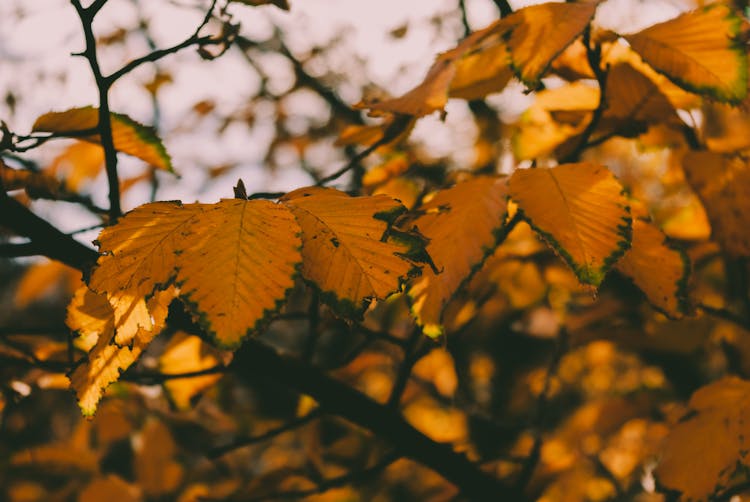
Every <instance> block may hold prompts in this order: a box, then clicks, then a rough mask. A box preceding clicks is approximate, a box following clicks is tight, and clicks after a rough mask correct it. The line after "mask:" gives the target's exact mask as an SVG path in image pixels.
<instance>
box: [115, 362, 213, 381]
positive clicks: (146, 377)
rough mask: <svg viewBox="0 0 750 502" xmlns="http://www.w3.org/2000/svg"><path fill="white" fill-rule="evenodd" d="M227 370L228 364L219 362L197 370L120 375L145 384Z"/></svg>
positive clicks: (141, 372) (123, 378)
mask: <svg viewBox="0 0 750 502" xmlns="http://www.w3.org/2000/svg"><path fill="white" fill-rule="evenodd" d="M226 371H227V367H226V366H224V365H223V364H217V365H216V366H211V367H210V368H206V369H202V370H196V371H186V372H184V373H160V372H150V371H139V372H133V373H130V372H125V373H124V374H123V375H122V376H121V377H120V380H125V381H128V382H138V383H142V384H144V385H154V384H159V383H163V382H166V381H168V380H179V379H181V378H196V377H201V376H206V375H216V374H217V373H225V372H226Z"/></svg>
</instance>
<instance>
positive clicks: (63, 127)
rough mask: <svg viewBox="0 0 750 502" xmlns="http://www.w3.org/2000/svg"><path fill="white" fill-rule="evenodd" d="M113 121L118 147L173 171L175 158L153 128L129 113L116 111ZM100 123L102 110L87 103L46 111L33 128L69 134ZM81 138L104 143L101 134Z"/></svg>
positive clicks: (117, 148) (111, 120)
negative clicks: (77, 106) (123, 113)
mask: <svg viewBox="0 0 750 502" xmlns="http://www.w3.org/2000/svg"><path fill="white" fill-rule="evenodd" d="M110 122H111V124H112V139H113V140H114V143H115V149H116V150H118V151H120V152H123V153H127V154H128V155H132V156H134V157H138V158H139V159H141V160H144V161H146V162H148V163H149V164H151V165H152V166H155V167H158V168H159V169H165V170H167V171H171V170H172V160H171V159H170V158H169V154H167V151H166V150H165V149H164V145H163V144H162V142H161V140H160V139H159V137H158V136H157V135H156V132H155V131H154V130H153V129H152V128H150V127H146V126H145V125H143V124H139V123H138V122H136V121H135V120H133V119H131V118H130V117H128V116H127V115H122V114H120V113H114V112H112V113H110ZM98 124H99V110H98V109H97V108H94V107H92V106H86V107H83V108H71V109H70V110H66V111H64V112H49V113H45V114H44V115H42V116H41V117H39V118H38V119H36V122H34V126H33V128H32V130H33V131H34V132H52V133H57V134H58V135H60V136H66V135H68V136H70V135H71V133H75V132H77V131H85V130H88V129H95V128H96V127H97V125H98ZM80 139H83V140H85V141H89V142H91V143H96V144H101V139H100V138H99V135H98V134H93V135H91V136H86V137H83V138H80Z"/></svg>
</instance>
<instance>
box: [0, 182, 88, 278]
mask: <svg viewBox="0 0 750 502" xmlns="http://www.w3.org/2000/svg"><path fill="white" fill-rule="evenodd" d="M0 225H2V226H3V227H5V228H8V229H10V230H12V231H13V232H14V233H16V234H17V235H20V236H22V237H27V238H28V239H31V242H30V243H29V245H28V247H29V248H31V247H34V248H35V249H36V250H37V251H38V254H40V255H43V256H46V257H48V258H51V259H53V260H58V261H60V262H62V263H64V264H66V265H69V266H71V267H73V268H77V269H78V270H81V271H84V272H86V271H88V270H89V269H90V268H91V267H92V266H93V264H94V263H96V260H97V258H99V253H97V252H96V251H95V250H93V249H91V248H89V247H86V246H84V245H83V244H81V243H80V242H78V241H77V240H75V239H73V238H72V237H70V236H69V235H66V234H64V233H62V232H60V231H59V230H58V229H57V228H55V227H53V226H52V225H50V224H49V223H48V222H47V221H45V220H43V219H42V218H40V217H39V216H37V215H35V214H34V213H32V212H31V211H30V210H29V209H28V208H26V207H25V206H24V205H23V204H21V203H20V202H18V201H17V200H15V199H13V198H12V197H9V196H8V195H6V194H5V192H0Z"/></svg>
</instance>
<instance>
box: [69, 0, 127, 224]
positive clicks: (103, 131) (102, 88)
mask: <svg viewBox="0 0 750 502" xmlns="http://www.w3.org/2000/svg"><path fill="white" fill-rule="evenodd" d="M70 2H71V3H72V4H73V7H75V9H76V12H77V13H78V17H79V19H80V21H81V27H82V28H83V35H84V39H85V41H86V48H85V49H84V51H83V53H82V54H81V55H82V56H84V57H85V58H86V60H88V62H89V67H90V68H91V73H92V74H93V76H94V81H95V83H96V88H97V90H98V92H99V123H98V127H97V129H98V131H99V138H100V141H101V144H102V148H103V149H104V164H105V169H106V172H107V184H108V185H109V218H110V222H111V223H114V222H115V221H116V220H117V219H118V218H119V217H120V215H121V214H122V209H121V207H120V179H119V176H118V174H117V151H116V150H115V143H114V139H113V137H112V122H111V117H110V113H109V87H110V84H109V83H108V81H107V80H106V78H105V77H104V76H103V75H102V72H101V68H100V67H99V60H98V59H97V54H96V38H95V37H94V30H93V22H94V16H95V15H96V13H97V12H98V11H99V9H100V8H101V7H102V5H104V1H101V0H97V1H96V2H94V3H93V4H91V5H90V6H89V8H83V6H82V5H81V2H80V0H70Z"/></svg>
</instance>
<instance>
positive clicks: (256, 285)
mask: <svg viewBox="0 0 750 502" xmlns="http://www.w3.org/2000/svg"><path fill="white" fill-rule="evenodd" d="M299 233H300V229H299V226H298V225H297V224H296V222H295V221H294V217H293V216H292V214H291V213H290V212H289V211H288V210H287V209H286V208H285V207H284V206H282V205H279V204H274V203H272V202H269V201H261V200H254V201H247V200H239V199H230V200H222V201H221V202H219V203H217V204H185V205H182V204H179V203H170V202H157V203H152V204H146V205H143V206H140V207H139V208H136V209H135V210H133V211H131V212H130V213H128V214H127V215H125V217H123V218H121V219H120V220H119V221H118V223H117V224H116V225H114V226H112V227H109V228H107V229H105V230H104V231H103V232H102V234H101V235H100V237H99V246H100V249H101V251H102V252H103V253H104V255H103V256H102V257H101V258H100V259H99V261H98V263H97V267H96V269H95V270H94V273H93V275H92V277H91V287H92V289H94V290H95V291H97V292H100V293H106V294H107V297H108V299H109V302H110V304H111V305H112V306H113V308H114V310H115V328H116V329H117V330H118V344H124V343H127V342H125V341H121V339H125V340H127V339H128V338H129V337H132V336H133V334H134V332H137V328H139V327H140V328H144V327H145V328H147V329H148V327H149V317H150V314H149V313H148V312H147V311H146V310H144V309H143V308H142V303H141V302H142V301H143V299H144V298H146V297H148V296H149V295H151V294H153V292H154V291H156V290H158V289H159V288H160V287H163V285H165V284H169V283H175V284H179V286H180V294H181V296H182V297H183V299H185V300H186V302H187V303H188V305H189V307H190V308H191V310H192V312H193V313H194V315H195V316H196V318H197V320H198V322H199V323H200V324H201V325H202V326H203V327H204V328H205V329H206V330H207V332H208V333H210V334H212V335H213V336H214V338H215V339H216V341H217V343H218V344H219V345H221V346H225V347H237V346H238V345H239V344H240V342H241V341H242V339H243V338H244V337H245V335H246V334H247V333H249V332H251V331H253V330H255V329H257V328H258V327H260V326H261V325H262V324H263V322H264V321H265V320H266V318H267V316H269V315H271V314H273V313H274V312H276V310H277V309H278V308H279V306H280V304H281V303H282V302H283V300H284V299H285V297H286V293H287V291H288V290H290V289H291V288H292V287H293V285H294V279H293V277H294V275H295V273H296V268H297V266H298V264H299V263H300V261H301V258H302V257H301V255H300V253H299V248H300V238H299V236H298V234H299ZM126 328H127V332H126V334H127V336H121V333H120V332H119V331H120V330H121V329H126Z"/></svg>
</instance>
